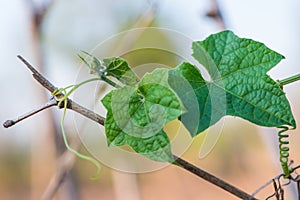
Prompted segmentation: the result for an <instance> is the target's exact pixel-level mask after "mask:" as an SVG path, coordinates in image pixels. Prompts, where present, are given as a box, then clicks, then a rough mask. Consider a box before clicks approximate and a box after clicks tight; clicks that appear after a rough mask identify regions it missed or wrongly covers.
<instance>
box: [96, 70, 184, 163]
mask: <svg viewBox="0 0 300 200" xmlns="http://www.w3.org/2000/svg"><path fill="white" fill-rule="evenodd" d="M102 103H103V105H104V106H105V107H106V109H107V112H108V113H107V116H106V121H105V124H104V126H105V132H106V136H107V140H108V141H109V143H110V144H111V145H116V146H120V145H124V144H128V145H129V146H131V147H132V148H133V149H134V150H135V151H136V152H138V153H141V154H143V155H145V156H147V157H148V158H150V159H153V160H157V161H164V162H173V158H172V153H171V148H170V144H169V139H168V136H167V135H166V133H165V132H164V130H163V127H164V126H165V124H166V123H168V122H169V121H171V120H174V119H176V118H178V117H179V116H180V115H181V114H182V113H183V112H184V107H183V106H182V103H181V101H180V99H179V98H178V97H177V95H176V94H175V93H174V92H173V91H172V90H171V89H170V86H169V85H168V70H167V69H157V70H155V71H153V72H152V73H148V74H146V75H145V76H144V77H143V78H142V80H141V81H140V83H139V84H138V86H137V87H132V86H125V87H122V88H118V89H116V90H112V91H111V92H110V93H109V94H107V95H106V96H105V97H104V98H103V99H102Z"/></svg>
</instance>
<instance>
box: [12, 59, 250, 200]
mask: <svg viewBox="0 0 300 200" xmlns="http://www.w3.org/2000/svg"><path fill="white" fill-rule="evenodd" d="M18 58H20V59H21V61H22V62H23V63H24V64H25V65H26V66H27V67H28V68H29V69H30V70H31V72H32V73H33V77H34V78H35V79H36V80H37V81H38V82H39V83H40V84H41V85H42V86H43V87H45V88H46V89H48V90H49V91H50V92H53V91H54V90H55V88H56V87H55V86H54V85H53V84H52V83H51V82H50V81H48V80H47V79H46V78H45V77H44V76H42V75H41V74H40V73H39V72H38V71H37V70H36V69H35V68H34V67H33V66H32V65H31V64H30V63H28V62H27V61H26V60H25V59H24V58H22V57H21V56H18ZM59 95H63V94H59ZM67 108H68V109H71V110H73V111H75V112H78V113H80V114H82V115H83V116H85V117H87V118H89V119H91V120H93V121H95V122H97V123H99V124H101V125H104V121H105V118H104V117H102V116H100V115H98V114H96V113H94V112H93V111H91V110H88V109H87V108H85V107H83V106H80V105H79V104H77V103H75V102H74V101H72V100H71V99H68V104H67ZM173 156H174V159H175V160H176V162H177V163H178V164H179V166H180V167H182V168H183V169H185V170H187V171H189V172H191V173H192V174H194V175H196V176H198V177H200V178H202V179H204V180H206V181H208V182H210V183H212V184H214V185H216V186H218V187H219V188H222V189H223V190H225V191H227V192H229V193H231V194H233V195H235V196H236V197H239V198H241V199H251V200H255V199H256V198H254V197H253V196H251V195H249V194H247V193H246V192H244V191H242V190H240V189H238V188H236V187H235V186H233V185H231V184H229V183H227V182H225V181H223V180H221V179H219V178H217V177H215V176H214V175H212V174H210V173H208V172H206V171H204V170H202V169H200V168H198V167H196V166H195V165H192V164H191V163H189V162H187V161H185V160H183V159H181V158H179V157H177V156H175V155H173ZM58 180H63V177H62V178H60V179H58ZM58 183H60V182H58Z"/></svg>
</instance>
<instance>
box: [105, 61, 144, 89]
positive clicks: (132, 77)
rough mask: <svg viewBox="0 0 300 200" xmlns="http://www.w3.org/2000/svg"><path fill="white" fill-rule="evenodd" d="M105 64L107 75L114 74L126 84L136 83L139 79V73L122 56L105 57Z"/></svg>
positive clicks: (113, 75)
mask: <svg viewBox="0 0 300 200" xmlns="http://www.w3.org/2000/svg"><path fill="white" fill-rule="evenodd" d="M103 65H104V66H105V67H106V72H107V74H106V76H112V77H115V78H116V79H118V80H119V81H120V82H121V83H123V84H125V85H131V86H133V85H136V84H137V83H138V81H139V78H138V77H137V75H136V74H135V73H134V72H133V71H132V69H131V68H130V67H129V65H128V63H127V62H126V61H125V60H124V59H122V58H115V57H113V58H105V59H103Z"/></svg>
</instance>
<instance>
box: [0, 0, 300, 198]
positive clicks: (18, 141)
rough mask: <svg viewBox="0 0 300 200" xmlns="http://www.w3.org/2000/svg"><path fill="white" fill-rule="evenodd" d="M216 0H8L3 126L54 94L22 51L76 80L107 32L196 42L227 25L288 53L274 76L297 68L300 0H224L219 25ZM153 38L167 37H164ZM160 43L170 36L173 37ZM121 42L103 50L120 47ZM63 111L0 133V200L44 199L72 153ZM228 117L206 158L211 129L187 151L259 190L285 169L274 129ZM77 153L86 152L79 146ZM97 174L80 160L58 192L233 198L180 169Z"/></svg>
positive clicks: (291, 93)
mask: <svg viewBox="0 0 300 200" xmlns="http://www.w3.org/2000/svg"><path fill="white" fill-rule="evenodd" d="M215 3H216V2H215V1H211V0H201V1H195V0H186V1H180V0H172V1H171V0H162V1H155V0H153V1H151V0H148V1H147V0H140V1H133V0H122V1H121V0H116V1H103V0H102V1H96V0H89V1H79V0H75V1H72V2H71V1H62V0H56V1H51V0H36V1H33V0H32V1H31V0H23V1H19V0H12V1H9V2H8V1H2V2H1V3H0V10H1V12H0V15H1V17H0V22H1V23H0V24H1V31H0V41H1V42H0V44H1V46H0V55H1V73H0V81H1V84H0V89H1V94H2V95H1V104H0V106H1V113H0V120H1V121H3V122H4V121H5V120H6V119H8V118H13V117H15V116H18V115H19V114H20V113H23V112H26V111H28V110H30V109H31V108H34V107H36V106H38V105H41V104H43V103H45V102H46V101H47V99H48V98H49V95H48V94H46V93H45V91H44V89H43V88H41V87H40V86H39V85H37V84H36V82H35V81H34V80H33V79H32V78H31V75H30V73H28V71H27V69H26V68H24V67H23V65H22V64H21V63H20V62H19V61H18V60H17V58H16V55H17V54H22V55H24V56H25V57H26V58H28V60H30V62H32V63H33V64H34V65H35V66H38V67H39V68H40V70H41V71H42V72H43V73H44V74H45V75H46V76H47V77H48V78H49V79H50V80H52V81H53V82H54V83H55V84H56V85H59V86H65V85H69V84H71V83H73V82H74V79H75V77H76V76H77V73H78V70H79V67H80V61H79V59H78V57H77V56H76V55H77V54H78V53H79V51H80V50H92V49H93V48H94V47H95V45H97V44H99V43H100V42H102V41H104V40H106V39H107V38H109V37H111V36H113V35H115V34H118V33H120V32H122V31H126V30H130V29H132V28H142V27H162V28H168V29H171V30H175V31H179V32H181V33H182V34H184V35H186V36H187V37H190V38H191V39H192V40H202V39H204V38H205V37H206V36H208V35H209V34H211V33H214V32H217V31H219V30H221V29H222V28H229V29H231V30H233V31H234V32H235V33H237V34H238V35H240V36H242V37H247V38H253V39H255V40H258V41H262V42H264V43H265V44H266V45H267V46H269V47H270V48H271V49H274V50H276V51H278V52H280V53H281V54H283V55H284V56H285V57H286V59H285V60H284V61H283V62H281V63H280V64H279V65H278V66H277V67H276V68H275V69H274V70H272V71H271V72H270V75H271V76H272V77H274V78H275V79H283V78H285V77H288V76H291V75H293V74H296V73H299V55H298V54H299V52H300V45H299V44H300V40H299V35H300V24H299V20H298V19H299V17H300V16H299V15H300V14H299V12H298V10H299V8H300V2H297V1H292V0H287V1H271V0H265V1H258V0H255V1H253V0H252V1H249V0H247V1H233V0H223V1H220V0H219V1H218V4H217V5H218V6H219V8H220V10H221V12H222V17H223V20H221V21H220V19H218V18H213V16H215V15H214V14H215V13H214V11H215V7H214V6H215V5H216V4H215ZM44 8H45V9H44ZM209 16H210V17H209ZM222 22H225V24H222ZM148 37H149V38H150V37H151V38H152V39H153V37H159V38H160V40H162V39H161V37H162V36H161V35H151V36H148ZM163 42H165V43H166V44H168V42H170V41H168V38H167V37H166V38H164V40H163ZM170 43H171V42H170ZM122 45H128V44H126V43H124V44H122ZM122 45H120V44H119V45H116V46H113V47H111V49H107V50H106V49H102V51H111V52H112V51H117V50H118V48H122ZM131 45H134V44H131ZM170 45H172V44H170ZM154 53H155V52H154ZM149 54H151V52H149ZM148 56H149V55H148ZM151 56H153V57H155V56H157V55H155V54H154V55H152V54H151ZM129 58H130V55H129ZM127 59H128V58H127ZM143 59H147V55H146V54H143V55H142V56H138V59H133V60H135V62H136V63H139V62H141V60H143ZM160 59H165V60H167V59H168V57H167V56H165V57H163V58H160ZM129 60H130V59H129ZM132 62H133V61H132ZM168 62H170V61H168ZM175 64H176V63H175ZM299 87H300V83H293V84H291V85H288V86H287V87H285V88H284V89H285V91H286V93H287V96H288V98H289V100H290V103H291V106H292V109H293V112H294V114H295V117H296V120H297V122H298V123H299V120H298V119H299V116H300V112H299V101H298V99H299V98H300V94H299V92H298V91H299ZM87 98H89V97H87ZM92 98H93V97H92ZM60 115H61V113H60V112H59V111H58V110H56V109H53V110H47V111H44V112H42V113H40V114H38V115H36V116H34V117H32V118H30V119H29V120H26V121H24V122H22V123H20V124H18V125H16V126H14V127H13V128H10V129H3V128H1V129H0V133H1V134H0V199H40V198H41V196H43V194H44V193H45V191H46V188H47V186H48V185H49V182H50V180H51V178H52V177H53V174H54V173H55V171H56V169H57V167H58V166H57V165H58V164H57V163H58V161H57V159H58V158H59V157H60V155H61V154H62V152H64V150H65V148H64V145H63V144H62V142H61V133H60V127H59V117H60ZM227 118H228V120H226V121H225V125H224V128H223V131H222V134H221V137H220V139H219V140H218V143H217V144H216V146H215V147H214V148H213V150H212V151H211V153H210V154H208V155H207V156H205V157H204V158H202V159H199V156H198V155H199V149H200V146H201V144H202V142H203V139H204V138H205V134H206V133H203V134H201V135H200V136H198V137H197V138H196V139H195V140H194V142H193V144H192V145H191V147H190V148H189V149H188V150H187V152H186V153H185V154H184V155H183V157H185V158H186V159H188V160H189V161H191V162H193V163H195V164H196V165H198V166H199V167H201V168H203V169H206V170H207V171H210V172H212V173H214V174H215V175H217V176H219V177H221V178H223V179H224V180H226V181H228V182H230V183H232V184H234V185H236V186H238V187H240V188H243V189H244V190H246V191H250V192H251V191H254V190H255V189H257V187H258V186H260V185H262V184H263V183H264V182H266V181H267V180H269V179H270V178H272V177H273V176H275V175H276V174H278V173H280V170H281V169H280V166H279V164H278V158H277V157H278V155H277V154H278V153H277V152H278V150H277V143H276V140H277V135H276V131H274V130H272V129H269V128H262V127H257V126H255V125H252V124H250V123H248V122H246V121H244V120H241V119H238V118H231V117H227ZM227 118H226V119H227ZM73 125H74V122H72V121H71V120H69V121H68V122H67V124H66V127H67V128H69V132H71V133H72V130H73V129H72V126H73ZM174 126H176V125H174ZM170 128H171V129H172V128H174V127H172V126H170ZM73 131H74V132H75V129H74V130H73ZM290 134H291V135H290V141H291V145H290V147H291V152H290V153H291V156H290V157H291V158H292V159H293V160H294V162H295V163H296V164H299V163H300V155H299V153H297V152H299V151H300V147H299V145H297V144H298V143H299V141H300V135H299V131H298V130H297V131H293V132H290ZM74 135H76V133H75V134H74ZM80 151H82V152H84V151H85V150H84V148H83V147H81V148H80ZM94 171H95V169H94V168H93V166H91V165H90V164H89V163H87V162H85V161H81V160H76V163H75V166H74V168H73V170H72V171H71V173H69V174H68V175H67V178H66V179H65V182H64V183H63V184H62V185H61V187H60V189H59V190H58V192H57V193H55V197H54V198H55V199H116V200H118V199H122V200H123V199H130V200H134V199H146V200H147V199H154V198H158V199H234V197H232V196H230V195H229V194H227V193H225V192H223V191H222V190H220V189H218V188H216V187H214V186H212V185H210V184H208V183H206V182H204V181H202V180H199V179H198V178H197V177H195V176H193V175H191V174H188V173H186V172H184V171H182V170H180V169H177V168H175V167H173V166H169V167H167V168H164V169H162V170H158V171H155V172H151V173H145V174H127V173H123V172H119V171H116V170H112V169H110V168H109V167H105V166H103V169H102V175H101V177H100V179H99V180H97V181H92V180H90V179H89V177H90V176H91V175H93V173H94ZM271 193H272V188H266V190H264V191H263V192H262V193H261V194H260V195H261V196H262V197H266V196H268V194H271ZM294 194H295V187H293V186H291V187H290V188H289V190H288V195H289V196H288V197H289V199H293V197H294V196H293V195H294Z"/></svg>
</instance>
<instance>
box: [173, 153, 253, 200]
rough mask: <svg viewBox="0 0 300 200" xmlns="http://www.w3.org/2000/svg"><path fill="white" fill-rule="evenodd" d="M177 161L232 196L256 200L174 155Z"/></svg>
mask: <svg viewBox="0 0 300 200" xmlns="http://www.w3.org/2000/svg"><path fill="white" fill-rule="evenodd" d="M173 157H174V159H175V161H176V162H177V163H179V164H180V165H181V167H182V168H184V169H186V170H187V171H189V172H191V173H193V174H195V175H196V176H198V177H200V178H202V179H204V180H206V181H208V182H210V183H212V184H214V185H216V186H218V187H220V188H222V189H223V190H226V191H227V192H230V193H231V194H233V195H235V196H237V197H239V198H241V199H249V200H250V199H251V200H254V199H256V198H254V196H251V195H249V194H247V193H246V192H244V191H242V190H240V189H238V188H237V187H235V186H233V185H231V184H229V183H227V182H225V181H223V180H222V179H220V178H218V177H216V176H214V175H212V174H210V173H208V172H206V171H204V170H202V169H200V168H198V167H196V166H195V165H192V164H191V163H189V162H187V161H185V160H183V159H181V158H179V157H177V156H175V155H173Z"/></svg>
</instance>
